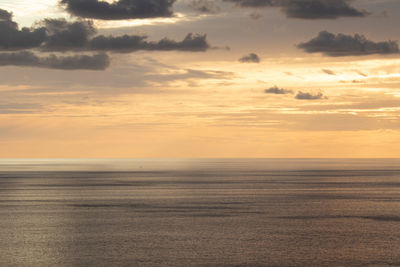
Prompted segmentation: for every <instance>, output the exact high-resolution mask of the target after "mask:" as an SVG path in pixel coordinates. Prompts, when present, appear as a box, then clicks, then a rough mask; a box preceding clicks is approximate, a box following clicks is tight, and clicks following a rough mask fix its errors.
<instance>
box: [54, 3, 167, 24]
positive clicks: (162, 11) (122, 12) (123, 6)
mask: <svg viewBox="0 0 400 267" xmlns="http://www.w3.org/2000/svg"><path fill="white" fill-rule="evenodd" d="M174 2H175V0H119V1H115V2H113V3H109V2H106V1H98V0H61V2H60V3H61V5H62V6H64V7H65V9H66V10H67V11H68V12H69V13H70V14H72V15H74V16H78V17H82V18H90V19H101V20H123V19H143V18H156V17H171V16H172V14H173V11H172V5H173V4H174Z"/></svg>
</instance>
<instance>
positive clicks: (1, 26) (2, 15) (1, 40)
mask: <svg viewBox="0 0 400 267" xmlns="http://www.w3.org/2000/svg"><path fill="white" fill-rule="evenodd" d="M46 38H47V35H46V29H45V28H43V27H40V28H36V29H29V28H22V29H19V28H18V24H17V23H15V22H14V21H12V14H11V13H9V12H7V11H6V10H3V9H0V50H18V49H29V48H33V47H37V46H39V45H40V44H42V43H43V41H44V40H46Z"/></svg>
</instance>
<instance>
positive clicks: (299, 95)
mask: <svg viewBox="0 0 400 267" xmlns="http://www.w3.org/2000/svg"><path fill="white" fill-rule="evenodd" d="M296 99H299V100H318V99H326V97H324V94H322V93H318V94H311V93H303V92H301V91H300V92H298V93H297V95H296Z"/></svg>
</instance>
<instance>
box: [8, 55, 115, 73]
mask: <svg viewBox="0 0 400 267" xmlns="http://www.w3.org/2000/svg"><path fill="white" fill-rule="evenodd" d="M109 65H110V59H109V57H108V56H107V55H106V54H104V53H103V54H96V55H92V56H88V55H74V56H63V57H59V56H56V55H49V56H46V57H39V56H37V55H35V54H34V53H32V52H30V51H22V52H14V53H0V66H28V67H38V68H48V69H59V70H104V69H106V68H107V67H108V66H109Z"/></svg>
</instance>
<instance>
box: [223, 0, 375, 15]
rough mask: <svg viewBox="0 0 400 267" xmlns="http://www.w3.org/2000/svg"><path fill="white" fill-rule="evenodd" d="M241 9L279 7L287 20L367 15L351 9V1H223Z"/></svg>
mask: <svg viewBox="0 0 400 267" xmlns="http://www.w3.org/2000/svg"><path fill="white" fill-rule="evenodd" d="M223 1H225V2H233V3H236V4H237V5H238V6H241V7H256V8H260V7H280V8H281V10H282V12H283V13H285V14H286V16H287V17H289V18H300V19H336V18H339V17H364V16H366V15H367V14H368V13H367V12H365V11H361V10H358V9H356V8H354V7H352V6H351V5H350V4H349V2H351V0H223Z"/></svg>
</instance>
